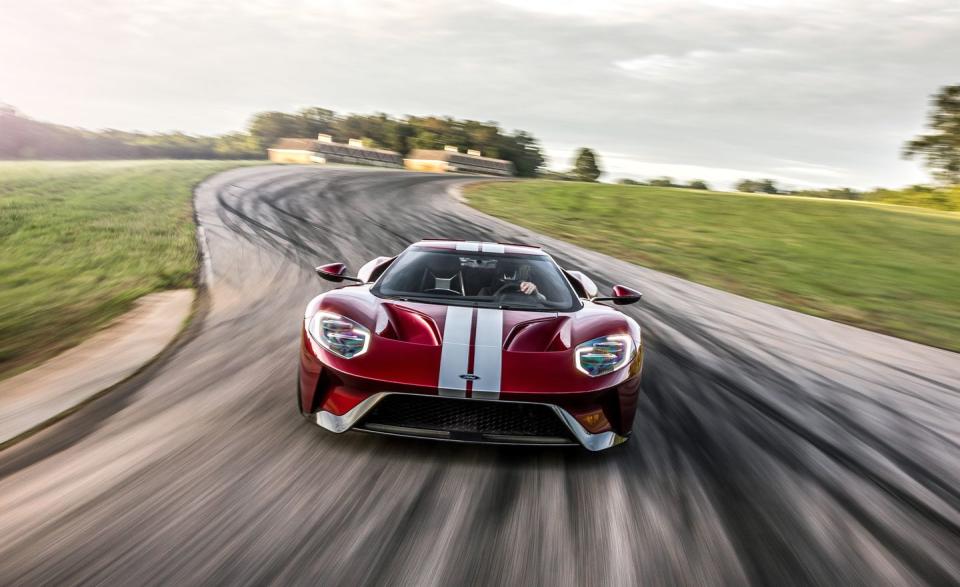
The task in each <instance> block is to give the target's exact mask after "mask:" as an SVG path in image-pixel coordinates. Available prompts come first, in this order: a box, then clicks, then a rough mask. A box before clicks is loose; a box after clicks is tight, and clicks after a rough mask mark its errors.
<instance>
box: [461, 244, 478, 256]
mask: <svg viewBox="0 0 960 587" xmlns="http://www.w3.org/2000/svg"><path fill="white" fill-rule="evenodd" d="M457 250H458V251H466V252H468V253H476V252H478V251H479V250H480V243H470V242H467V243H457Z"/></svg>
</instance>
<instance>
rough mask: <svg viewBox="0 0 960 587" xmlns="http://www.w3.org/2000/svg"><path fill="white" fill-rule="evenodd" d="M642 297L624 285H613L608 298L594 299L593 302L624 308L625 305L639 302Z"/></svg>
mask: <svg viewBox="0 0 960 587" xmlns="http://www.w3.org/2000/svg"><path fill="white" fill-rule="evenodd" d="M642 297H643V294H642V293H640V292H638V291H637V290H635V289H630V288H629V287H627V286H625V285H615V286H613V291H612V292H611V295H610V297H606V298H594V299H593V301H595V302H613V303H614V304H616V305H618V306H626V305H627V304H635V303H637V302H639V301H640V298H642Z"/></svg>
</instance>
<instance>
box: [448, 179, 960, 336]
mask: <svg viewBox="0 0 960 587" xmlns="http://www.w3.org/2000/svg"><path fill="white" fill-rule="evenodd" d="M467 197H468V199H469V202H470V204H471V205H473V206H475V207H477V208H478V209H480V210H482V211H484V212H487V213H489V214H492V215H494V216H498V217H501V218H504V219H506V220H509V221H511V222H515V223H517V224H521V225H523V226H527V227H529V228H531V229H534V230H537V231H539V232H542V233H544V234H548V235H551V236H554V237H557V238H561V239H564V240H567V241H570V242H574V243H577V244H579V245H583V246H585V247H588V248H591V249H594V250H597V251H601V252H604V253H607V254H609V255H612V256H614V257H619V258H621V259H624V260H627V261H630V262H633V263H636V264H638V265H643V266H645V267H650V268H653V269H658V270H660V271H665V272H667V273H671V274H674V275H678V276H680V277H684V278H686V279H689V280H692V281H696V282H699V283H704V284H707V285H710V286H714V287H717V288H720V289H725V290H728V291H732V292H735V293H738V294H741V295H744V296H748V297H751V298H755V299H758V300H761V301H764V302H768V303H771V304H776V305H779V306H783V307H787V308H792V309H795V310H799V311H802V312H806V313H809V314H814V315H817V316H822V317H825V318H830V319H833V320H838V321H841V322H846V323H849V324H854V325H857V326H860V327H863V328H867V329H870V330H875V331H878V332H884V333H888V334H893V335H896V336H899V337H902V338H906V339H910V340H915V341H918V342H923V343H926V344H930V345H935V346H939V347H943V348H948V349H952V350H955V351H960V215H958V214H955V213H946V212H936V211H924V210H919V209H914V208H906V207H899V206H890V205H883V204H870V203H863V202H852V201H839V200H819V199H808V198H793V197H782V196H760V195H747V194H728V193H719V192H703V191H695V190H684V189H673V188H655V187H642V186H620V185H601V184H588V183H570V182H552V181H529V182H511V183H489V184H480V185H475V186H472V187H471V188H470V189H468V190H467Z"/></svg>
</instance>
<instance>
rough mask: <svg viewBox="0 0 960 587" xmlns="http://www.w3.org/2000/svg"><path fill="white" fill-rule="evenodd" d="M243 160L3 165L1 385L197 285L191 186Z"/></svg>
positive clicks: (0, 164) (0, 168) (0, 170)
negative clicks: (159, 294) (157, 294)
mask: <svg viewBox="0 0 960 587" xmlns="http://www.w3.org/2000/svg"><path fill="white" fill-rule="evenodd" d="M238 165H240V163H238V162H235V161H109V162H104V161H98V162H0V251H2V255H0V377H2V376H7V375H11V374H13V373H14V372H17V371H20V370H23V369H25V368H27V367H29V366H31V365H34V364H36V363H38V362H40V361H42V360H44V359H47V358H49V357H51V356H52V355H54V354H56V353H57V352H59V351H61V350H64V349H65V348H68V347H70V346H72V345H74V344H76V343H77V342H79V341H80V340H82V339H83V338H85V337H87V336H89V335H90V334H91V333H92V332H94V331H95V330H96V329H98V328H100V327H102V326H103V325H105V324H106V323H108V322H109V321H110V320H112V319H113V318H116V317H117V316H119V315H120V314H122V313H123V312H125V311H127V310H129V309H130V307H131V305H132V303H133V301H134V300H136V299H137V298H138V297H140V296H142V295H145V294H148V293H150V292H153V291H158V290H163V289H169V288H179V287H190V286H191V285H192V283H193V273H194V270H195V267H196V255H197V251H196V242H195V240H194V223H193V213H192V206H191V197H192V193H193V186H194V185H196V184H197V183H198V182H199V181H201V180H202V179H203V178H205V177H207V176H208V175H211V174H213V173H216V172H218V171H222V170H225V169H229V168H231V167H236V166H238Z"/></svg>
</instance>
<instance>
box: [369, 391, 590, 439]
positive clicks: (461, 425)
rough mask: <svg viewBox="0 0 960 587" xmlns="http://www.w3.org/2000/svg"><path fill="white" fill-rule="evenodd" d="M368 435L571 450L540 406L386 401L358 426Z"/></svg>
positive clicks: (559, 425)
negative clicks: (553, 446) (558, 446)
mask: <svg viewBox="0 0 960 587" xmlns="http://www.w3.org/2000/svg"><path fill="white" fill-rule="evenodd" d="M359 427H360V428H362V429H366V430H370V431H373V432H389V433H395V434H408V435H412V436H429V437H433V438H444V439H449V440H468V441H478V442H509V443H514V442H516V443H549V444H570V443H573V442H574V440H573V438H572V437H571V435H570V431H569V429H568V428H567V427H566V425H565V424H564V423H563V422H562V421H561V420H560V419H559V417H558V416H557V415H556V414H555V413H554V412H553V410H552V409H550V408H549V407H547V406H544V405H540V404H527V403H514V402H499V401H485V400H470V399H457V398H445V397H437V396H416V395H403V394H395V395H388V396H387V397H385V398H384V399H383V400H381V401H380V403H378V404H377V405H376V406H374V408H373V409H372V410H370V412H368V413H367V415H366V416H365V417H364V419H363V421H362V423H361V424H360V426H359Z"/></svg>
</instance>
